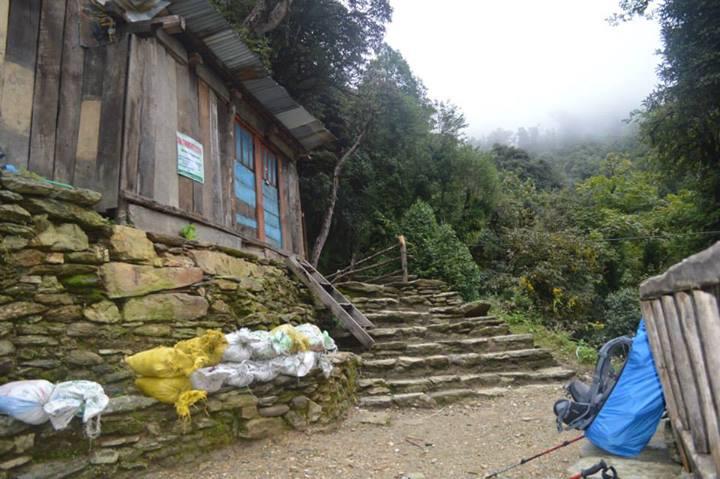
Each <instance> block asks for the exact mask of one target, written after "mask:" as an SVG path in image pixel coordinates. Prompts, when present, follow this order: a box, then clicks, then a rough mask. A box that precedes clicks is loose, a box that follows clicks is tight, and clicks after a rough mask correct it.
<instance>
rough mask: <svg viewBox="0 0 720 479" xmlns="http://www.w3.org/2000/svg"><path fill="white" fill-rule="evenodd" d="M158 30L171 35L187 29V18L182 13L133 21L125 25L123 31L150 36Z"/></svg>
mask: <svg viewBox="0 0 720 479" xmlns="http://www.w3.org/2000/svg"><path fill="white" fill-rule="evenodd" d="M156 30H163V31H165V32H166V33H168V34H170V35H176V34H178V33H182V32H184V31H185V18H183V17H181V16H180V15H168V16H165V17H155V18H153V19H151V20H145V21H142V22H132V23H128V24H126V25H125V27H124V28H123V31H124V32H125V33H132V34H135V35H140V36H150V35H153V34H154V33H155V31H156Z"/></svg>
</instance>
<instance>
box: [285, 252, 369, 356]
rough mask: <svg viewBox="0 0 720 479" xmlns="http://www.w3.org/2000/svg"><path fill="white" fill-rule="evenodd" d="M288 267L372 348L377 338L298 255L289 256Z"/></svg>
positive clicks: (348, 327) (351, 330) (346, 325)
mask: <svg viewBox="0 0 720 479" xmlns="http://www.w3.org/2000/svg"><path fill="white" fill-rule="evenodd" d="M286 263H287V265H288V268H289V269H290V270H291V271H292V272H293V273H294V274H295V276H297V277H298V279H300V281H302V282H303V284H305V286H306V287H307V288H308V289H309V290H310V291H311V292H312V294H313V295H315V296H316V297H317V298H318V299H319V300H320V301H321V302H322V303H323V304H324V305H325V306H327V307H328V308H329V309H330V311H331V312H332V314H333V315H335V317H336V318H337V319H338V320H339V321H340V322H341V323H342V324H343V326H345V327H346V328H347V329H348V331H350V333H351V334H352V335H353V336H355V338H356V339H357V340H358V341H360V343H362V344H363V346H365V347H366V348H371V347H372V346H373V345H374V344H375V340H374V339H373V338H372V337H371V336H370V335H369V334H368V332H367V331H365V330H364V329H363V328H362V327H361V326H360V325H359V324H358V323H356V322H355V320H354V319H353V318H352V317H351V316H350V315H349V314H348V313H347V311H345V309H343V307H342V306H340V305H339V304H338V303H337V301H335V299H333V297H332V296H330V293H328V292H327V291H325V289H323V288H322V287H321V286H320V285H319V284H318V283H317V281H315V280H314V279H313V278H312V277H310V276H309V275H308V273H307V271H305V269H304V268H303V267H302V265H300V263H299V262H298V260H297V258H296V257H293V256H291V257H288V258H287V260H286Z"/></svg>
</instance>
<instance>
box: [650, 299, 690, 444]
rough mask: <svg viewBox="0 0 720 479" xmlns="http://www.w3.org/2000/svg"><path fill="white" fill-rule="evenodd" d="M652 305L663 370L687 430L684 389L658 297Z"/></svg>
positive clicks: (681, 420)
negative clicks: (663, 362) (680, 382)
mask: <svg viewBox="0 0 720 479" xmlns="http://www.w3.org/2000/svg"><path fill="white" fill-rule="evenodd" d="M652 307H653V311H654V312H655V322H654V323H653V324H654V326H655V331H656V334H657V336H658V339H659V340H660V347H661V348H662V351H663V355H664V361H665V370H666V371H667V375H668V379H669V380H670V387H671V388H672V391H673V397H674V399H675V404H676V406H677V409H678V411H677V412H678V414H679V415H680V423H681V424H682V429H684V430H688V429H690V426H689V421H688V413H687V408H686V407H685V399H684V391H683V390H682V388H681V387H680V384H679V381H678V376H677V371H676V368H675V365H676V358H675V353H674V351H673V348H672V345H671V344H670V337H669V334H668V331H667V326H666V323H667V319H666V318H665V313H664V311H663V308H662V302H661V301H660V300H659V299H655V300H653V301H652Z"/></svg>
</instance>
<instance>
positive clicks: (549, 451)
mask: <svg viewBox="0 0 720 479" xmlns="http://www.w3.org/2000/svg"><path fill="white" fill-rule="evenodd" d="M581 439H585V434H583V435H581V436H578V437H576V438H575V439H570V440H569V441H565V442H563V443H561V444H558V445H557V446H555V447H551V448H550V449H548V450H546V451H543V452H540V453H538V454H535V455H534V456H531V457H528V458H526V459H521V460H520V462H518V463H516V464H512V465H510V466H507V467H505V468H503V469H500V470H497V471H495V472H493V473H492V474H490V475H487V476H485V477H484V478H483V479H491V478H493V477H498V475H500V474H503V473H505V472H508V471H509V470H511V469H515V468H516V467H520V466H522V465H524V464H527V463H528V462H530V461H534V460H535V459H537V458H538V457H542V456H545V455H547V454H550V453H552V452H555V451H557V450H558V449H562V448H563V447H567V446H569V445H570V444H573V443H576V442H578V441H579V440H581Z"/></svg>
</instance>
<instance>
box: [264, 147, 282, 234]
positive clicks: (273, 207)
mask: <svg viewBox="0 0 720 479" xmlns="http://www.w3.org/2000/svg"><path fill="white" fill-rule="evenodd" d="M262 150H263V151H262V160H263V211H264V218H265V240H266V241H267V242H268V243H270V244H272V245H274V246H277V247H278V248H280V247H282V225H281V223H280V194H279V191H278V158H277V156H275V154H274V153H273V152H271V151H270V150H268V149H267V148H263V149H262Z"/></svg>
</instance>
